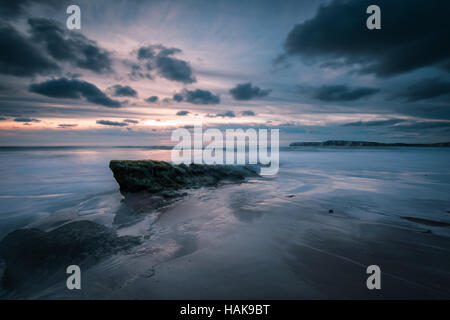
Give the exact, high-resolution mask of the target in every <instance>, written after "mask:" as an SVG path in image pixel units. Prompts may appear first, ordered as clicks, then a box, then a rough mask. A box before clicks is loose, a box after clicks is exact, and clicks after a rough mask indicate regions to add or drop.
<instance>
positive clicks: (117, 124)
mask: <svg viewBox="0 0 450 320" xmlns="http://www.w3.org/2000/svg"><path fill="white" fill-rule="evenodd" d="M96 123H97V124H101V125H104V126H112V127H127V126H128V123H125V122H117V121H109V120H97V121H96Z"/></svg>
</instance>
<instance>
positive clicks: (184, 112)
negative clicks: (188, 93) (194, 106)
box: [177, 110, 189, 116]
mask: <svg viewBox="0 0 450 320" xmlns="http://www.w3.org/2000/svg"><path fill="white" fill-rule="evenodd" d="M188 114H189V111H186V110H182V111H178V112H177V116H187V115H188Z"/></svg>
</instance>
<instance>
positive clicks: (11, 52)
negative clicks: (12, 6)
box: [0, 22, 59, 77]
mask: <svg viewBox="0 0 450 320" xmlns="http://www.w3.org/2000/svg"><path fill="white" fill-rule="evenodd" d="M0 47H1V50H0V73H3V74H7V75H13V76H19V77H25V76H34V75H37V74H41V75H46V74H49V73H54V72H57V71H58V70H59V67H58V65H56V64H55V63H54V62H53V61H52V60H51V59H49V58H48V57H47V56H46V55H45V54H44V53H43V52H42V50H40V49H39V48H38V47H37V46H36V45H34V44H33V43H32V42H31V41H30V40H29V39H28V38H26V37H25V36H23V35H22V34H20V33H19V32H17V31H16V30H15V29H14V28H12V27H11V26H8V25H6V24H2V23H1V22H0Z"/></svg>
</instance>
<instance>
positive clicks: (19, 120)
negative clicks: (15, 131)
mask: <svg viewBox="0 0 450 320" xmlns="http://www.w3.org/2000/svg"><path fill="white" fill-rule="evenodd" d="M14 121H15V122H41V120H38V119H33V118H15V119H14Z"/></svg>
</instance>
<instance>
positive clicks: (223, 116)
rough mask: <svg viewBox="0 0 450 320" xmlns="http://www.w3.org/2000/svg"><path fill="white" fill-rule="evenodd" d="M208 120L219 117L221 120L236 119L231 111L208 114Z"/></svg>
mask: <svg viewBox="0 0 450 320" xmlns="http://www.w3.org/2000/svg"><path fill="white" fill-rule="evenodd" d="M206 116H207V117H208V118H216V117H221V118H234V117H236V114H235V113H234V112H233V111H225V112H222V113H216V114H208V115H206Z"/></svg>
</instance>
